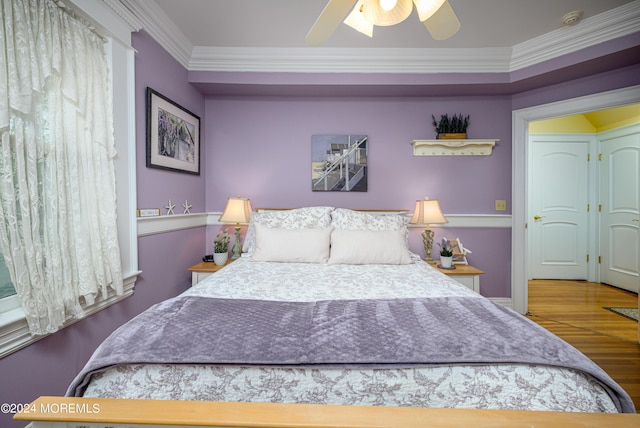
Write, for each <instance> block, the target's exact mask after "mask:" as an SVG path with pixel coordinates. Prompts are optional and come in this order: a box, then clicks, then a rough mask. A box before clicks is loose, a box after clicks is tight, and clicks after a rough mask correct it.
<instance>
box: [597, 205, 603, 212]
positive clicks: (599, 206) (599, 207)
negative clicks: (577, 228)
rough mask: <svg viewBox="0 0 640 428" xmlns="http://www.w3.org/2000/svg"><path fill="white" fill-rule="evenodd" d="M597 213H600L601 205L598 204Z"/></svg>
mask: <svg viewBox="0 0 640 428" xmlns="http://www.w3.org/2000/svg"><path fill="white" fill-rule="evenodd" d="M598 212H599V213H601V212H602V204H598Z"/></svg>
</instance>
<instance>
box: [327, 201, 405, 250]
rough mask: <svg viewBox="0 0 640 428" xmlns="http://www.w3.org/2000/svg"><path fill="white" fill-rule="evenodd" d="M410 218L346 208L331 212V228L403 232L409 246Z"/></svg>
mask: <svg viewBox="0 0 640 428" xmlns="http://www.w3.org/2000/svg"><path fill="white" fill-rule="evenodd" d="M408 223H409V218H408V217H407V216H405V215H402V214H371V213H367V212H361V211H354V210H349V209H346V208H336V209H334V210H333V211H332V212H331V226H333V227H334V228H336V229H343V230H401V231H403V232H404V236H405V241H406V244H407V247H408V246H409V229H408V228H407V224H408Z"/></svg>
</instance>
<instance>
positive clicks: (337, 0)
mask: <svg viewBox="0 0 640 428" xmlns="http://www.w3.org/2000/svg"><path fill="white" fill-rule="evenodd" d="M356 1H357V0H329V2H328V3H327V5H326V6H325V7H324V9H323V10H322V13H320V16H318V19H316V22H315V23H314V24H313V26H312V27H311V29H310V30H309V32H308V33H307V36H306V37H305V38H304V40H305V41H306V42H307V45H309V46H320V45H323V44H324V43H326V42H327V40H329V38H330V37H331V35H332V34H333V33H334V32H335V31H336V29H337V28H338V26H339V25H340V24H341V23H342V21H343V20H344V19H345V18H346V17H347V15H348V14H349V12H351V9H353V5H355V4H356Z"/></svg>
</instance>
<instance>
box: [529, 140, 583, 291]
mask: <svg viewBox="0 0 640 428" xmlns="http://www.w3.org/2000/svg"><path fill="white" fill-rule="evenodd" d="M530 147H531V156H532V164H531V165H532V167H531V172H530V192H529V203H530V211H529V214H530V218H529V219H528V224H529V237H530V244H531V247H530V254H531V262H530V266H529V268H530V276H531V277H532V278H535V279H578V280H581V279H587V278H588V269H587V267H588V265H587V255H588V242H589V241H588V210H587V209H588V207H587V204H588V191H589V189H588V158H587V156H588V153H589V140H588V138H582V137H576V136H566V137H545V136H536V135H532V136H531V137H530Z"/></svg>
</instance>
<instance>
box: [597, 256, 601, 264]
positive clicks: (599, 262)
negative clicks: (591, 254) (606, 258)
mask: <svg viewBox="0 0 640 428" xmlns="http://www.w3.org/2000/svg"><path fill="white" fill-rule="evenodd" d="M598 264H602V256H598Z"/></svg>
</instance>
